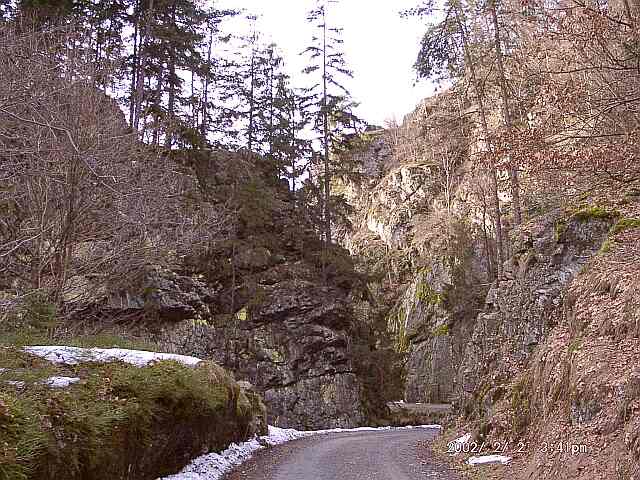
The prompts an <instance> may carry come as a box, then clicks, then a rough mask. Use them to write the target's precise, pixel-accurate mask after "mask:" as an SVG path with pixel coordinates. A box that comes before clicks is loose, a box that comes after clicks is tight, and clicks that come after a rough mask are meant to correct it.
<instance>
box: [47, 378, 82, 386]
mask: <svg viewBox="0 0 640 480" xmlns="http://www.w3.org/2000/svg"><path fill="white" fill-rule="evenodd" d="M79 381H80V379H79V378H77V377H49V378H47V379H46V380H43V381H42V383H44V384H45V385H47V386H48V387H51V388H67V387H68V386H69V385H73V384H74V383H78V382H79Z"/></svg>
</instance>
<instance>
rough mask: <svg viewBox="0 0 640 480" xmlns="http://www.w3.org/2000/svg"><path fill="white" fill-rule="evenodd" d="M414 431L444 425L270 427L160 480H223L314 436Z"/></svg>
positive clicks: (437, 427) (438, 428) (205, 456)
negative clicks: (274, 450)
mask: <svg viewBox="0 0 640 480" xmlns="http://www.w3.org/2000/svg"><path fill="white" fill-rule="evenodd" d="M411 429H437V430H440V429H442V427H441V426H440V425H419V426H409V427H384V428H373V427H360V428H351V429H342V428H333V429H330V430H314V431H309V432H301V431H299V430H294V429H291V428H278V427H272V426H271V425H269V433H268V435H265V436H262V437H257V438H253V439H252V440H249V441H247V442H244V443H241V444H239V445H237V444H235V443H233V444H231V446H229V448H227V449H226V450H224V451H223V452H220V453H209V454H207V455H203V456H201V457H198V458H196V459H195V460H193V461H192V462H191V463H190V464H189V465H187V466H186V467H185V468H184V469H183V470H182V471H181V472H180V473H178V474H176V475H171V476H168V477H163V478H161V479H158V480H220V479H222V477H223V475H225V474H227V473H229V472H230V471H231V470H233V469H234V468H235V467H237V466H238V465H242V464H243V463H244V462H246V461H247V460H249V459H250V458H251V457H252V455H253V454H254V453H255V452H256V451H258V450H261V449H263V448H266V447H267V446H275V445H282V444H283V443H287V442H290V441H292V440H297V439H299V438H303V437H310V436H313V435H326V434H330V433H350V432H374V431H386V430H411Z"/></svg>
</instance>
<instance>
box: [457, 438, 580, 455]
mask: <svg viewBox="0 0 640 480" xmlns="http://www.w3.org/2000/svg"><path fill="white" fill-rule="evenodd" d="M538 448H539V450H540V452H542V453H549V454H551V453H567V454H571V455H580V454H587V453H589V447H587V446H586V445H583V444H574V443H570V442H561V441H558V442H542V443H541V444H540V445H539V447H538ZM529 451H530V448H529V444H527V443H525V442H518V443H516V444H511V443H509V442H493V443H491V444H487V443H486V442H482V443H478V442H468V443H462V442H455V441H454V442H449V443H448V444H447V453H449V454H451V455H455V454H457V453H471V454H481V453H487V452H491V453H500V454H504V453H514V454H518V453H527V452H529Z"/></svg>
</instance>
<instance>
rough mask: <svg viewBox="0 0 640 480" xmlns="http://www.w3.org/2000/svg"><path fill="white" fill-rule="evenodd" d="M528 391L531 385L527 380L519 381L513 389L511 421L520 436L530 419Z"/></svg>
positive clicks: (515, 431)
mask: <svg viewBox="0 0 640 480" xmlns="http://www.w3.org/2000/svg"><path fill="white" fill-rule="evenodd" d="M528 391H529V386H528V385H527V382H526V381H525V380H520V381H518V382H517V383H516V384H514V385H513V388H512V390H511V422H512V427H513V431H514V433H515V434H516V435H518V436H521V435H522V434H523V433H524V430H525V429H526V428H527V426H528V425H529V421H530V403H529V396H528Z"/></svg>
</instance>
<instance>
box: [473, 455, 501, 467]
mask: <svg viewBox="0 0 640 480" xmlns="http://www.w3.org/2000/svg"><path fill="white" fill-rule="evenodd" d="M510 461H511V457H505V456H504V455H485V456H482V457H469V460H467V463H468V464H469V465H485V464H489V463H501V464H502V465H507V464H508V463H509V462H510Z"/></svg>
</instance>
